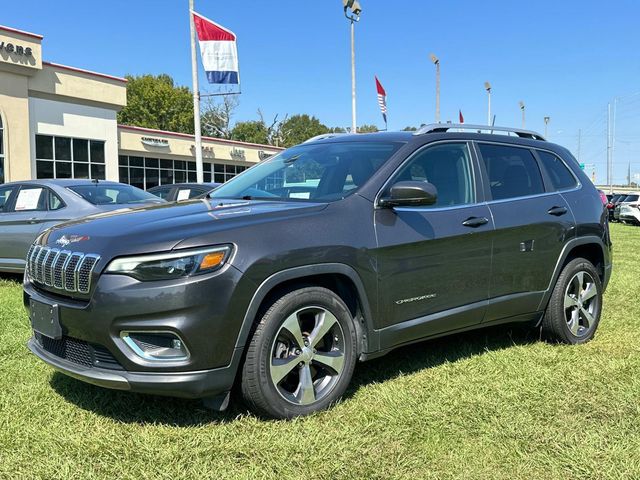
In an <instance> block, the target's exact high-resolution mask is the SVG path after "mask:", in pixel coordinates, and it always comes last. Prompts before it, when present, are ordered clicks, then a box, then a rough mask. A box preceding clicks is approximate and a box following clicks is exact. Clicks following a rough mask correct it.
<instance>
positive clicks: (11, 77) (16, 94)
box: [0, 71, 31, 181]
mask: <svg viewBox="0 0 640 480" xmlns="http://www.w3.org/2000/svg"><path fill="white" fill-rule="evenodd" d="M27 78H28V77H25V76H24V75H17V74H15V73H10V72H3V71H0V116H1V117H2V125H3V127H4V143H5V144H4V147H5V148H4V152H5V155H4V157H5V159H4V168H5V181H13V180H28V179H30V178H31V146H30V141H29V138H30V135H29V95H28V80H27Z"/></svg>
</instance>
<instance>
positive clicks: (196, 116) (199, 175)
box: [189, 0, 204, 183]
mask: <svg viewBox="0 0 640 480" xmlns="http://www.w3.org/2000/svg"><path fill="white" fill-rule="evenodd" d="M189 26H190V30H191V78H192V81H193V130H194V134H195V140H196V181H197V182H198V183H203V182H204V174H203V168H202V133H201V132H200V88H199V86H198V62H197V57H196V29H195V25H194V22H193V0H189Z"/></svg>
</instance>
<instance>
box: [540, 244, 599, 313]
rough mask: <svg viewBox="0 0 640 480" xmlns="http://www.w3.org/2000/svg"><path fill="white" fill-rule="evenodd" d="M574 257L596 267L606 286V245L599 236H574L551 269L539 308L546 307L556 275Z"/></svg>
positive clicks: (556, 279) (558, 274) (556, 278)
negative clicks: (551, 274) (550, 275)
mask: <svg viewBox="0 0 640 480" xmlns="http://www.w3.org/2000/svg"><path fill="white" fill-rule="evenodd" d="M574 258H586V259H587V260H589V261H590V262H591V263H592V264H593V265H594V266H595V267H596V270H597V271H598V274H599V276H600V280H601V281H602V285H603V286H605V288H606V284H607V280H608V278H607V264H608V262H609V255H608V254H607V247H606V246H605V244H604V242H603V241H602V239H601V238H599V237H596V236H595V235H589V236H584V237H578V238H574V239H572V240H571V241H569V242H567V244H566V245H565V246H564V249H563V250H562V253H561V254H560V257H559V258H558V261H557V263H556V267H555V269H554V271H553V276H552V277H551V281H550V282H549V286H548V287H547V291H546V292H545V294H544V296H543V297H542V300H541V301H540V306H539V308H538V309H539V310H544V309H546V308H547V304H548V303H549V299H550V298H551V293H552V292H553V287H554V286H555V284H556V282H557V281H558V277H559V276H560V273H561V272H562V269H563V268H564V267H565V266H566V265H567V264H568V263H569V262H570V261H571V260H573V259H574Z"/></svg>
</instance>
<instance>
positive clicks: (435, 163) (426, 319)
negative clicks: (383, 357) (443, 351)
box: [375, 142, 493, 349]
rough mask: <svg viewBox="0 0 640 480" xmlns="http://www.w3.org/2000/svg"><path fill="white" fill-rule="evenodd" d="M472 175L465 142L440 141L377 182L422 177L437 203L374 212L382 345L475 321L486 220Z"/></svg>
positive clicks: (483, 289)
mask: <svg viewBox="0 0 640 480" xmlns="http://www.w3.org/2000/svg"><path fill="white" fill-rule="evenodd" d="M479 178H480V176H479V175H478V173H477V171H476V168H475V165H474V161H473V159H472V155H471V149H470V147H469V145H468V144H467V143H466V142H446V143H438V144H435V145H431V146H429V145H427V146H425V147H422V148H421V149H420V150H418V151H417V152H415V153H414V154H413V155H412V156H411V158H410V159H409V160H408V161H406V162H405V163H404V164H403V166H402V167H400V169H399V171H398V173H397V174H396V175H395V176H394V177H393V178H392V180H391V181H390V182H389V183H388V184H387V186H386V187H385V190H388V189H389V188H390V187H391V185H393V183H395V182H397V181H404V180H422V181H428V182H430V183H432V184H433V185H435V186H436V188H437V190H438V200H437V202H436V204H435V205H432V206H428V207H424V206H421V207H402V208H393V209H390V208H384V209H382V208H381V209H376V210H375V228H376V235H377V242H378V251H377V265H378V274H379V296H380V305H381V311H380V312H379V318H380V322H381V324H382V327H383V328H382V332H381V337H380V340H381V347H382V348H383V349H384V348H388V347H391V346H393V345H397V344H401V343H406V342H409V341H412V340H415V339H418V338H422V337H426V336H430V335H435V334H438V333H441V332H445V331H453V330H457V329H461V328H465V327H468V326H470V325H474V324H478V323H480V322H482V320H483V316H484V313H485V310H486V303H487V299H488V295H489V283H490V276H491V237H492V232H493V221H492V219H491V213H490V212H489V208H488V207H487V206H486V204H484V203H480V202H479V201H480V200H482V198H480V197H481V196H482V194H481V192H482V189H481V188H480V185H481V184H480V183H479ZM383 195H384V191H383Z"/></svg>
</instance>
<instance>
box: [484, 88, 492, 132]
mask: <svg viewBox="0 0 640 480" xmlns="http://www.w3.org/2000/svg"><path fill="white" fill-rule="evenodd" d="M484 89H485V90H486V91H487V96H488V97H489V105H488V107H487V125H491V84H490V83H489V82H484Z"/></svg>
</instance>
